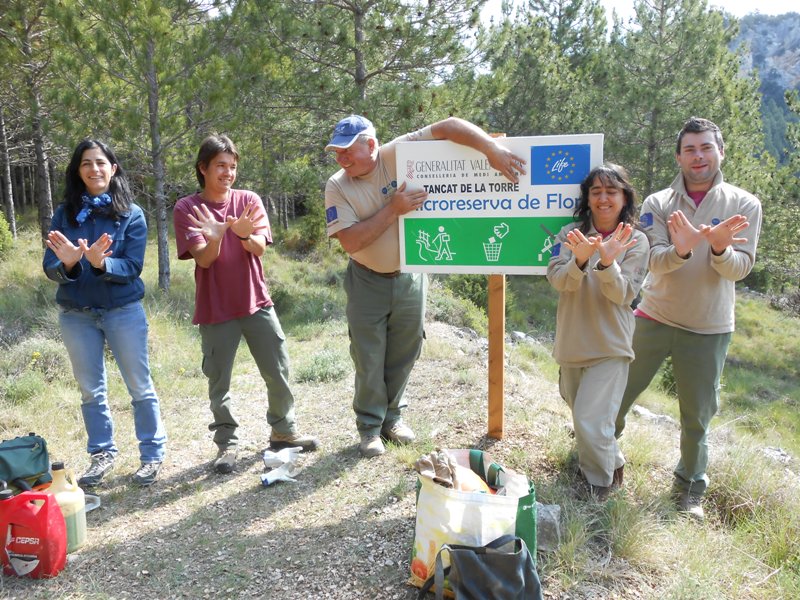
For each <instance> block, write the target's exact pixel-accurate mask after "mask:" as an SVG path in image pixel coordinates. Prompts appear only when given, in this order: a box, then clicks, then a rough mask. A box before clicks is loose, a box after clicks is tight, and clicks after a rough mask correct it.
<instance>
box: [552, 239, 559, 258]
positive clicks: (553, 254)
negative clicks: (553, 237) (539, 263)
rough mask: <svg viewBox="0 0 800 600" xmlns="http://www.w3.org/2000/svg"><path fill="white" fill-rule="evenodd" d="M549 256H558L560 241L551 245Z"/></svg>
mask: <svg viewBox="0 0 800 600" xmlns="http://www.w3.org/2000/svg"><path fill="white" fill-rule="evenodd" d="M550 254H551V256H553V257H555V256H560V255H561V242H559V243H558V244H556V245H555V246H553V248H552V250H550Z"/></svg>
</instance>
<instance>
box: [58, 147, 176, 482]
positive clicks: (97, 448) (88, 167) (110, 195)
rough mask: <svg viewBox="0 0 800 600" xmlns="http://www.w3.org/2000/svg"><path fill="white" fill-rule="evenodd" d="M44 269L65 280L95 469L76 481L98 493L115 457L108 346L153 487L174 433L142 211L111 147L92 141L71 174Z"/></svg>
mask: <svg viewBox="0 0 800 600" xmlns="http://www.w3.org/2000/svg"><path fill="white" fill-rule="evenodd" d="M46 243H47V250H46V251H45V254H44V260H43V268H44V272H45V274H46V275H47V277H49V278H50V279H52V280H53V281H55V282H57V283H58V284H59V285H58V291H57V292H56V303H57V304H58V309H59V316H58V320H59V325H60V327H61V336H62V338H63V339H64V345H65V346H66V347H67V352H68V353H69V358H70V362H71V363H72V372H73V374H74V376H75V379H76V381H77V382H78V385H79V387H80V389H81V401H82V404H81V411H82V413H83V422H84V425H85V427H86V433H87V435H88V443H87V450H88V452H89V454H90V456H91V465H90V466H89V468H88V470H87V471H86V472H85V473H84V474H83V476H82V477H81V478H80V479H79V480H78V483H79V485H81V486H82V487H94V486H96V485H97V484H99V483H100V481H101V480H102V479H103V477H104V476H105V475H106V474H107V473H108V472H109V471H110V470H111V469H112V468H113V466H114V460H115V458H116V455H117V452H118V450H117V446H116V444H115V443H114V424H113V421H112V418H111V410H110V407H109V403H108V386H107V383H106V368H105V359H104V349H105V346H106V343H107V344H108V347H109V349H110V350H111V352H112V353H113V355H114V359H115V360H116V362H117V365H118V366H119V371H120V374H121V375H122V379H123V380H124V381H125V385H126V386H127V388H128V392H129V393H130V395H131V404H132V406H133V419H134V426H135V429H136V437H137V438H138V440H139V455H140V460H141V467H140V468H139V469H138V470H137V471H136V473H135V474H134V476H133V481H134V482H135V483H137V484H138V485H142V486H148V485H150V484H152V483H153V482H154V481H155V479H156V477H157V475H158V471H159V469H160V468H161V463H162V462H163V460H164V450H165V446H166V440H167V438H166V434H165V432H164V425H163V423H162V421H161V411H160V407H159V402H158V396H157V395H156V392H155V389H154V387H153V380H152V378H151V377H150V365H149V359H148V353H147V319H146V317H145V314H144V308H143V306H142V297H143V296H144V283H143V282H142V279H141V272H142V266H143V264H144V253H145V246H146V244H147V223H146V222H145V219H144V213H143V212H142V209H141V208H139V207H138V206H137V205H136V204H134V202H133V195H132V193H131V191H130V186H129V185H128V180H127V178H126V176H125V173H124V171H123V170H122V167H121V166H120V164H119V162H118V161H117V157H116V156H115V155H114V152H113V150H111V148H109V147H108V146H107V145H106V144H104V143H103V142H101V141H98V140H94V139H85V140H83V141H82V142H81V143H80V144H78V147H77V148H75V151H74V152H73V154H72V159H71V160H70V162H69V165H68V166H67V170H66V186H65V191H64V201H63V202H62V203H61V205H59V207H58V208H57V209H56V211H55V214H54V215H53V220H52V222H51V224H50V232H49V233H48V235H47V240H46Z"/></svg>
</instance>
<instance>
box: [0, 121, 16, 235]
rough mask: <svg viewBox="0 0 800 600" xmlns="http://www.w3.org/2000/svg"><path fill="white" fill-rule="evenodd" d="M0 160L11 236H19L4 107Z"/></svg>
mask: <svg viewBox="0 0 800 600" xmlns="http://www.w3.org/2000/svg"><path fill="white" fill-rule="evenodd" d="M0 162H2V163H3V172H2V174H1V175H2V178H3V197H5V216H6V221H7V222H8V228H9V229H10V230H11V236H12V237H13V238H14V239H16V238H17V219H16V212H15V211H14V190H13V188H12V186H11V159H10V158H9V156H8V140H6V121H5V116H4V115H3V109H2V108H0Z"/></svg>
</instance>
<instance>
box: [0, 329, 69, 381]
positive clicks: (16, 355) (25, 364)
mask: <svg viewBox="0 0 800 600" xmlns="http://www.w3.org/2000/svg"><path fill="white" fill-rule="evenodd" d="M0 371H2V372H3V373H4V374H5V375H6V376H8V377H11V378H15V377H21V376H23V375H25V374H26V373H38V374H39V376H40V377H41V378H42V380H43V381H44V382H46V383H52V382H53V381H59V380H60V381H68V380H69V379H70V378H71V367H70V364H69V359H68V358H67V353H66V351H65V350H64V346H63V344H62V343H61V341H60V340H52V339H47V338H43V337H29V338H26V339H23V340H21V341H20V342H18V343H17V344H14V345H13V346H11V347H10V348H9V349H8V350H7V351H6V352H4V353H3V355H2V358H0Z"/></svg>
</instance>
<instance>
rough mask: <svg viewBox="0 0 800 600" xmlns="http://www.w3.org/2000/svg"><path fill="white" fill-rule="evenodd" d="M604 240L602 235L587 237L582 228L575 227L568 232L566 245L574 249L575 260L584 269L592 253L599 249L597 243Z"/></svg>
mask: <svg viewBox="0 0 800 600" xmlns="http://www.w3.org/2000/svg"><path fill="white" fill-rule="evenodd" d="M598 240H599V241H602V238H601V236H599V235H598V236H590V237H588V238H587V237H586V236H585V235H583V232H581V230H580V229H578V228H575V229H573V230H572V231H570V232H569V233H567V241H566V242H564V245H565V246H566V247H567V248H569V249H570V250H571V251H572V254H573V256H575V262H576V263H577V265H578V266H579V267H580V268H581V269H582V268H583V267H584V266H585V265H586V262H587V261H588V260H589V258H591V256H592V254H594V253H595V251H596V250H597V245H596V243H597V242H598Z"/></svg>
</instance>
